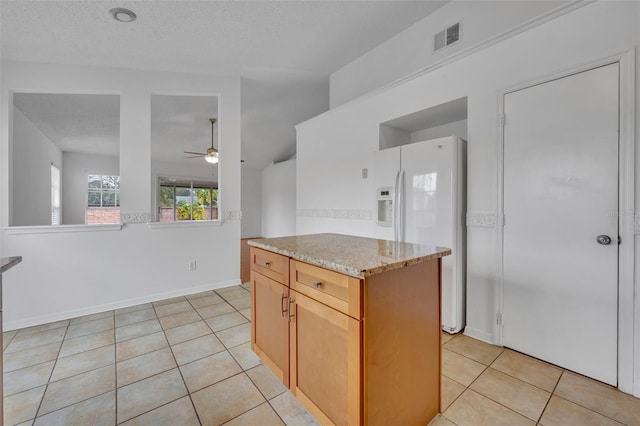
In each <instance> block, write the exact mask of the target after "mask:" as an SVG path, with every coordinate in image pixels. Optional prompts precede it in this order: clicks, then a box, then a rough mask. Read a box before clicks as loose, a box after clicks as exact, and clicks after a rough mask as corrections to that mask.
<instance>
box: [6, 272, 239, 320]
mask: <svg viewBox="0 0 640 426" xmlns="http://www.w3.org/2000/svg"><path fill="white" fill-rule="evenodd" d="M240 284H242V283H241V282H240V279H239V278H238V279H235V280H229V281H221V282H216V283H209V284H203V285H199V286H195V287H188V288H181V289H179V290H174V291H167V292H164V293H156V294H151V295H148V296H143V297H135V298H132V299H125V300H120V301H118V302H111V303H104V304H101V305H94V306H89V307H85V308H80V309H72V310H69V311H63V312H56V313H53V314H47V315H41V316H36V317H30V318H25V319H20V320H16V321H7V322H5V323H4V327H3V330H4V331H10V330H17V329H21V328H25V327H32V326H34V325H41V324H47V323H50V322H55V321H61V320H66V319H70V318H76V317H81V316H85V315H91V314H97V313H99V312H105V311H112V310H115V309H122V308H128V307H129V306H135V305H141V304H143V303H149V302H155V301H158V300H163V299H170V298H172V297H178V296H187V295H189V294H194V293H200V292H203V291H208V290H217V289H220V288H225V287H231V286H234V285H240Z"/></svg>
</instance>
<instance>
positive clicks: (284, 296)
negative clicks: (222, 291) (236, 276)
mask: <svg viewBox="0 0 640 426" xmlns="http://www.w3.org/2000/svg"><path fill="white" fill-rule="evenodd" d="M251 258H252V266H251V267H252V271H251V286H252V291H253V297H252V301H253V305H252V309H253V310H252V315H253V323H252V348H253V350H254V351H255V352H256V353H257V354H258V356H259V357H260V358H261V359H262V360H263V362H264V363H265V365H267V366H268V367H269V368H270V369H271V370H272V371H273V372H274V373H275V374H276V375H277V376H278V377H280V378H281V380H282V381H283V382H284V383H285V385H287V386H288V387H289V388H290V390H291V392H292V393H293V394H294V395H295V396H296V397H297V398H298V399H299V400H300V401H301V402H302V403H303V404H304V405H305V406H306V407H307V409H308V410H309V411H310V412H311V413H312V414H313V415H314V416H315V417H316V418H317V419H318V420H319V421H320V423H322V424H336V425H362V424H366V425H390V424H402V425H426V424H428V423H429V422H430V421H431V419H432V418H433V417H434V416H435V415H436V414H437V413H438V411H439V409H440V363H441V360H440V273H441V272H440V271H441V261H440V258H436V259H432V260H427V261H423V262H419V263H415V264H408V265H405V266H404V267H402V268H397V269H393V270H389V271H384V272H381V273H378V274H375V275H371V276H368V277H366V278H363V279H358V278H354V277H352V276H348V275H345V274H341V273H339V272H335V271H332V270H328V269H325V268H321V267H318V266H315V265H310V264H308V263H305V262H301V261H299V260H294V259H290V258H288V257H286V256H282V255H280V254H276V253H273V252H269V251H265V250H261V249H257V248H255V247H252V248H251ZM285 353H286V355H284V354H285ZM285 358H286V359H285Z"/></svg>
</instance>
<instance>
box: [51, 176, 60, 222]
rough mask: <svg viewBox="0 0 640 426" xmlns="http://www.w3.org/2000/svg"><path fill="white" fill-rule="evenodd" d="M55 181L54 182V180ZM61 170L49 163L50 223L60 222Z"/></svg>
mask: <svg viewBox="0 0 640 426" xmlns="http://www.w3.org/2000/svg"><path fill="white" fill-rule="evenodd" d="M54 181H55V182H54ZM61 190H62V172H61V170H60V168H58V167H57V166H55V165H54V164H53V163H51V225H52V226H59V225H61V224H62V195H61Z"/></svg>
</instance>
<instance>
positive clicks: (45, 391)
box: [2, 321, 71, 425]
mask: <svg viewBox="0 0 640 426" xmlns="http://www.w3.org/2000/svg"><path fill="white" fill-rule="evenodd" d="M69 324H71V321H69ZM69 324H67V327H66V330H65V331H64V335H63V336H62V340H61V341H60V348H59V349H58V354H57V355H56V359H55V360H54V362H53V367H52V368H51V373H49V379H48V380H47V383H46V384H45V388H44V392H42V397H41V398H40V403H39V404H38V408H37V409H36V413H35V414H34V415H33V419H32V420H33V423H31V424H32V425H35V424H36V419H37V418H38V414H40V409H41V408H42V403H43V402H44V397H45V396H46V395H47V390H49V384H50V383H51V377H52V376H53V372H54V371H55V369H56V365H57V364H58V357H59V356H60V351H62V345H63V344H64V339H65V337H66V336H67V332H68V331H69ZM43 346H44V345H43ZM3 368H4V366H3ZM2 402H3V403H4V401H2Z"/></svg>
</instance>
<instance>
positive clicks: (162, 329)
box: [3, 289, 286, 424]
mask: <svg viewBox="0 0 640 426" xmlns="http://www.w3.org/2000/svg"><path fill="white" fill-rule="evenodd" d="M243 290H244V291H245V292H247V294H248V295H250V292H249V291H247V290H246V289H243ZM212 292H213V293H214V294H216V295H218V296H219V297H220V298H221V299H222V300H223V301H224V302H226V303H228V304H229V305H230V306H231V307H232V308H233V309H234V311H233V312H237V313H240V311H239V310H238V308H236V307H235V306H233V305H231V303H229V300H237V299H240V298H234V299H229V300H227V299H226V298H225V297H224V296H222V295H221V294H218V293H217V292H215V291H213V290H212ZM183 297H184V296H183ZM202 297H205V296H202ZM194 299H198V298H194ZM185 300H186V301H187V302H189V305H191V307H192V308H194V307H193V305H192V304H191V301H190V300H189V299H186V297H185ZM221 303H222V302H221ZM214 304H215V303H214ZM212 305H213V304H212ZM161 306H163V305H161ZM206 306H210V305H206ZM155 308H156V307H155V306H153V304H151V309H154V313H155V314H156V318H155V319H156V320H157V321H158V322H159V317H158V316H157V311H156V310H155ZM143 309H146V308H143ZM143 309H137V310H135V311H131V312H138V311H140V310H143ZM194 309H195V308H194ZM243 309H245V308H243ZM107 312H108V311H107ZM127 313H129V312H127ZM196 313H197V314H198V316H199V317H200V318H201V320H202V321H203V322H204V323H205V324H207V326H208V327H209V329H210V330H211V332H212V334H213V335H214V336H215V337H216V338H218V337H217V335H216V332H215V331H213V329H211V326H210V325H209V324H208V323H207V322H206V320H205V319H204V318H203V317H202V315H201V314H200V313H199V312H197V310H196ZM240 314H241V313H240ZM91 315H95V314H91ZM220 315H225V314H220ZM241 315H242V314H241ZM110 316H111V318H112V320H113V322H114V326H113V328H110V329H107V330H99V331H93V332H90V333H87V334H84V335H81V336H74V337H72V338H69V339H68V340H67V334H68V330H69V327H71V326H72V325H80V324H86V323H88V322H92V321H99V320H104V319H107V318H108V316H105V317H104V318H98V319H95V320H91V321H85V322H82V323H79V324H71V320H73V319H74V318H71V319H69V323H67V325H65V326H62V327H56V328H52V329H49V330H42V332H45V331H51V330H55V329H57V328H65V332H64V335H63V336H62V339H61V340H60V341H59V343H60V347H59V348H58V353H57V356H56V358H55V359H53V360H51V361H54V365H53V367H52V370H51V373H50V375H49V380H48V381H47V382H46V383H45V384H43V385H42V386H45V389H44V391H43V395H42V397H41V398H40V403H39V405H38V408H37V410H36V414H35V416H34V418H33V419H32V420H33V423H32V424H35V421H36V420H37V418H38V417H42V416H38V414H39V412H40V410H41V408H42V403H43V401H44V397H45V395H46V392H47V390H48V388H49V385H50V384H51V383H56V382H59V381H61V380H65V379H69V378H72V377H75V376H78V375H80V374H84V373H89V372H92V371H96V370H99V369H102V368H105V367H108V366H110V365H113V366H114V369H115V370H114V374H115V389H113V392H114V394H115V409H116V424H118V423H117V394H118V385H117V383H118V377H117V364H118V361H117V345H118V343H124V342H127V341H130V340H133V339H136V338H140V337H145V336H149V335H151V334H155V333H157V332H154V333H150V334H145V335H142V336H137V337H134V338H131V339H127V340H123V341H122V342H117V341H116V332H117V329H118V328H122V327H126V326H128V325H133V324H138V323H141V322H145V321H148V320H140V321H136V322H132V323H130V324H124V325H122V326H120V327H116V324H115V317H116V316H117V315H116V310H112V311H111V315H110ZM216 316H219V315H216ZM216 316H213V317H210V318H214V317H216ZM210 318H207V319H210ZM243 318H246V317H244V315H243ZM196 322H197V321H196ZM247 323H250V320H248V321H245V322H244V323H241V324H236V325H234V326H230V327H227V328H225V329H221V330H218V331H224V330H227V329H229V328H232V327H235V326H238V325H244V324H247ZM189 324H192V323H187V324H183V325H189ZM160 325H161V324H160ZM178 327H180V326H178ZM174 328H177V327H174ZM105 331H112V333H113V337H114V339H113V343H111V344H107V345H102V346H98V347H95V348H91V349H86V350H83V351H79V352H77V353H73V354H70V355H67V356H64V357H60V353H61V352H62V347H63V345H64V343H65V341H71V340H74V339H83V338H85V339H86V338H89V337H90V336H92V335H94V334H99V333H104V332H105ZM161 331H162V332H163V334H164V337H165V339H166V341H167V343H168V347H169V349H170V350H171V352H172V355H173V357H174V361H175V362H176V367H175V368H177V369H178V371H179V373H180V374H181V377H182V380H183V384H184V385H185V388H186V390H187V395H188V396H189V397H190V399H191V392H189V390H188V388H187V386H186V382H185V381H184V377H183V376H182V372H181V370H180V366H179V365H178V363H177V360H176V358H175V354H174V353H173V349H172V347H171V345H170V344H169V342H168V339H167V336H166V330H165V329H164V328H162V325H161ZM18 332H19V330H18ZM18 332H16V333H15V335H14V336H13V337H12V339H11V341H13V339H14V338H15V337H16V336H17V335H18ZM31 334H35V333H31ZM207 335H208V334H207ZM205 336H206V335H205ZM199 337H203V336H199ZM194 339H197V338H194ZM194 339H189V340H187V341H190V340H194ZM11 341H10V342H9V343H8V344H7V348H8V347H9V344H10V343H11ZM185 342H186V341H185ZM51 343H57V342H51ZM51 343H47V344H45V345H39V346H35V347H33V348H26V349H24V350H32V349H35V348H39V347H42V346H46V345H49V344H51ZM180 343H184V342H180ZM221 343H222V342H221ZM243 344H244V343H241V344H239V345H235V346H230V347H227V346H226V345H225V344H224V343H222V345H223V347H224V348H225V349H224V351H226V352H229V350H230V349H233V348H236V347H238V346H241V345H243ZM109 346H112V347H113V350H114V363H113V364H108V365H103V366H101V367H96V368H92V369H90V370H87V371H83V372H81V373H77V374H74V375H71V376H68V377H64V378H61V379H59V380H56V381H54V382H51V377H52V376H53V372H54V371H55V367H56V366H57V364H58V360H60V359H64V358H67V357H70V356H73V355H80V354H82V353H85V352H89V351H91V350H96V349H101V348H105V347H109ZM163 349H165V348H160V349H157V350H155V351H150V352H147V353H145V354H148V353H152V352H156V351H159V350H163ZM3 351H4V350H3ZM14 352H18V351H14ZM220 352H223V351H220ZM220 352H216V353H220ZM11 353H13V352H11ZM145 354H140V355H138V356H142V355H145ZM229 354H230V355H231V356H232V359H234V361H235V362H236V363H237V364H238V366H239V367H240V368H241V372H240V373H237V374H241V373H244V374H245V375H246V376H247V377H248V375H247V374H246V371H247V370H246V369H245V368H244V367H243V366H242V365H240V363H239V362H238V361H237V360H236V359H235V357H234V356H233V355H232V354H231V353H230V352H229ZM214 355H215V354H214ZM133 358H136V357H131V358H129V359H133ZM201 359H202V358H201ZM51 361H46V362H51ZM125 361H127V360H125ZM195 361H197V360H193V361H190V362H189V363H187V364H190V363H191V362H195ZM40 364H43V363H37V364H33V365H30V366H27V367H23V368H28V367H33V366H35V365H40ZM187 364H185V365H187ZM258 365H261V363H260V364H257V365H254V366H252V367H250V369H252V368H255V367H257V366H258ZM18 370H20V369H17V370H13V371H18ZM170 370H171V369H170ZM170 370H165V371H163V372H160V373H156V374H154V375H152V376H149V377H153V376H156V375H158V374H162V373H165V372H166V371H170ZM237 374H235V375H232V376H229V377H227V378H225V379H223V380H226V379H229V378H231V377H234V376H236V375H237ZM147 378H148V377H147ZM248 378H249V377H248ZM141 380H144V379H141ZM141 380H138V381H136V382H132V383H129V384H127V385H126V386H128V385H130V384H133V383H137V382H139V381H141ZM249 380H250V381H251V383H252V384H254V383H253V381H252V380H251V378H249ZM221 381H222V380H220V381H218V382H216V383H219V382H221ZM213 384H215V383H213ZM213 384H211V385H213ZM211 385H209V386H211ZM209 386H205V388H206V387H209ZM254 386H255V384H254ZM37 387H38V386H36V387H35V388H37ZM255 387H256V389H257V390H258V392H260V394H261V395H263V394H262V392H261V391H260V389H259V388H258V387H257V386H255ZM32 389H34V388H30V389H27V390H25V391H28V390H32ZM203 389H204V388H203ZM199 390H201V389H199ZM25 391H22V392H25ZM109 392H111V390H110V391H107V392H104V393H101V394H99V395H94V396H91V397H90V398H86V399H83V400H80V401H76V402H74V403H72V404H69V405H66V406H64V407H60V408H58V409H56V410H53V411H51V413H53V412H57V411H60V410H62V409H65V408H68V407H70V406H73V405H76V404H78V403H82V402H85V401H87V400H89V399H92V398H95V397H98V396H102V395H105V394H107V393H109ZM285 392H286V390H285V391H284V392H282V393H285ZM18 393H21V392H18ZM282 393H280V394H278V395H276V396H274V398H275V397H277V396H280V395H282ZM183 397H184V396H183ZM183 397H180V398H183ZM180 398H178V399H180ZM263 398H264V399H265V402H269V401H268V400H267V399H266V397H265V396H264V395H263ZM176 401H177V400H176ZM171 402H175V401H170V402H168V403H167V404H169V403H171ZM191 402H192V406H193V408H194V411H196V416H198V421H200V419H199V415H198V413H197V410H195V405H194V403H193V400H192V399H191ZM167 404H163V405H161V406H159V407H162V406H164V405H167ZM259 405H262V404H259ZM259 405H258V406H259ZM159 407H155V408H154V409H153V410H155V409H157V408H159ZM254 408H256V407H253V408H251V409H254ZM272 408H273V407H272ZM251 409H250V410H251ZM153 410H149V411H153ZM250 410H247V411H245V413H246V412H248V411H250ZM149 411H147V412H149ZM274 411H275V409H274ZM147 412H145V413H147ZM145 413H142V414H145ZM245 413H242V414H245ZM46 414H50V413H46ZM142 414H140V415H142ZM242 414H240V415H242ZM276 414H277V412H276ZM138 416H139V415H138ZM138 416H135V417H138ZM135 417H133V418H135ZM278 417H279V415H278ZM234 418H235V417H234ZM129 420H130V419H129Z"/></svg>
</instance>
